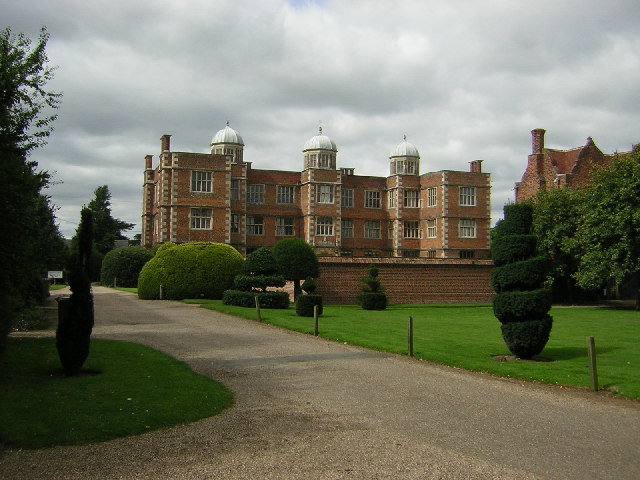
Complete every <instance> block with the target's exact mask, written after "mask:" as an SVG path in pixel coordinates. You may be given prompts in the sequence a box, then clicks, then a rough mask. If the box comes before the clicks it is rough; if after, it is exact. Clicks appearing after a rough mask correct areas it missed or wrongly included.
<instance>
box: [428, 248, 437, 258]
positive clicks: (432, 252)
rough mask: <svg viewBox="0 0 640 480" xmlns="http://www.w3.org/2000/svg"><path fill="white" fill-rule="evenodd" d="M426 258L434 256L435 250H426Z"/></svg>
mask: <svg viewBox="0 0 640 480" xmlns="http://www.w3.org/2000/svg"><path fill="white" fill-rule="evenodd" d="M427 258H436V251H435V250H427Z"/></svg>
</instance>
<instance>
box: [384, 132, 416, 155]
mask: <svg viewBox="0 0 640 480" xmlns="http://www.w3.org/2000/svg"><path fill="white" fill-rule="evenodd" d="M395 157H417V158H420V153H418V149H417V148H416V146H415V145H414V144H413V143H411V142H407V136H406V135H405V136H404V139H403V140H402V142H400V143H399V144H398V145H397V146H396V148H394V149H393V151H392V152H391V155H390V156H389V158H395Z"/></svg>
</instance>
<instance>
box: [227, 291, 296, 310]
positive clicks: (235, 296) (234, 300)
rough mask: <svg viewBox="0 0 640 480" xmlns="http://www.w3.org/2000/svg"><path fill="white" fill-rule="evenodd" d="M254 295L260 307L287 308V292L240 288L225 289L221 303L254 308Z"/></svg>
mask: <svg viewBox="0 0 640 480" xmlns="http://www.w3.org/2000/svg"><path fill="white" fill-rule="evenodd" d="M256 297H258V300H259V301H260V307H261V308H278V309H285V308H289V303H290V302H289V294H288V293H287V292H247V291H242V290H226V291H225V292H224V294H223V295H222V303H224V304H225V305H235V306H236V307H245V308H254V307H255V306H256V300H255V299H256Z"/></svg>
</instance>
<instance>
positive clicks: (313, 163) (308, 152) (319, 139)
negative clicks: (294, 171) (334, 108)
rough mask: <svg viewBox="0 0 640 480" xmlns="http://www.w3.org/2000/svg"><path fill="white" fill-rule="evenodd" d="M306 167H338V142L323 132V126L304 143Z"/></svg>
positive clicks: (303, 150)
mask: <svg viewBox="0 0 640 480" xmlns="http://www.w3.org/2000/svg"><path fill="white" fill-rule="evenodd" d="M302 152H303V153H304V168H305V169H307V168H324V169H332V170H335V168H336V153H337V152H338V148H337V147H336V143H335V142H334V141H333V140H331V139H330V138H329V137H327V136H326V135H325V134H323V133H322V127H320V128H319V129H318V134H317V135H314V136H313V137H311V138H310V139H309V140H307V142H306V143H305V144H304V147H303V149H302Z"/></svg>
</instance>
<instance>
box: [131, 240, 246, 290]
mask: <svg viewBox="0 0 640 480" xmlns="http://www.w3.org/2000/svg"><path fill="white" fill-rule="evenodd" d="M242 262H243V258H242V255H241V254H240V252H238V251H237V250H236V249H235V248H233V247H231V246H229V245H225V244H224V243H214V242H194V243H182V244H179V245H174V246H171V245H168V246H164V245H163V246H162V247H160V248H159V249H158V251H157V252H156V254H155V256H154V257H153V258H152V259H151V260H149V261H148V262H147V263H146V264H145V266H144V267H142V270H141V271H140V276H139V277H138V296H139V297H140V298H142V299H146V300H157V299H158V298H159V296H160V285H162V287H163V288H162V291H163V297H162V298H163V299H167V300H182V299H184V298H208V299H220V298H222V293H223V292H224V291H225V290H227V289H229V287H231V285H232V284H233V279H234V277H235V276H236V275H237V274H238V273H240V270H241V268H242Z"/></svg>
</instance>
